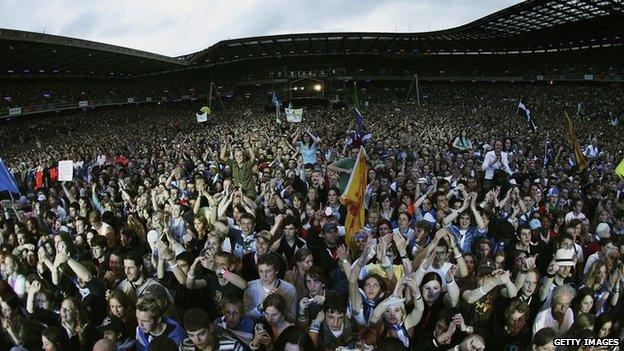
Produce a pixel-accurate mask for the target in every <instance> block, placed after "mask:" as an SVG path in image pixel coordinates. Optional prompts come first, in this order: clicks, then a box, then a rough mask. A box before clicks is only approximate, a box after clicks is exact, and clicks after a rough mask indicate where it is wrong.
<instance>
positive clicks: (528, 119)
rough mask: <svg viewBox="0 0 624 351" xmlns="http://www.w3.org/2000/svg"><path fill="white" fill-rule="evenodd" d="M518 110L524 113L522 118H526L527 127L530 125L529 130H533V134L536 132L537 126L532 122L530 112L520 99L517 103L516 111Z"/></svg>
mask: <svg viewBox="0 0 624 351" xmlns="http://www.w3.org/2000/svg"><path fill="white" fill-rule="evenodd" d="M520 110H522V113H524V116H525V117H526V119H527V122H529V125H531V129H533V132H534V133H535V132H537V126H536V125H535V121H533V114H532V113H531V110H529V108H528V107H527V105H525V104H524V102H522V99H520V101H519V102H518V111H520Z"/></svg>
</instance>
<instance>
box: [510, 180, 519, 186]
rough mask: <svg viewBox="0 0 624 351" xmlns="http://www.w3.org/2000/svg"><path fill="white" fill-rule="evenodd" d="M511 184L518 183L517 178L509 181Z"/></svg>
mask: <svg viewBox="0 0 624 351" xmlns="http://www.w3.org/2000/svg"><path fill="white" fill-rule="evenodd" d="M509 184H511V185H518V183H517V182H516V180H515V179H511V180H510V181H509Z"/></svg>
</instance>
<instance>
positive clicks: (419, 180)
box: [418, 177, 427, 184]
mask: <svg viewBox="0 0 624 351" xmlns="http://www.w3.org/2000/svg"><path fill="white" fill-rule="evenodd" d="M426 183H427V178H425V177H422V178H419V179H418V184H426Z"/></svg>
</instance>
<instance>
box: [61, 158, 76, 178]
mask: <svg viewBox="0 0 624 351" xmlns="http://www.w3.org/2000/svg"><path fill="white" fill-rule="evenodd" d="M58 180H59V181H60V182H62V181H68V182H71V181H72V180H74V161H72V160H65V161H59V162H58Z"/></svg>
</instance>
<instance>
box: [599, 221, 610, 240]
mask: <svg viewBox="0 0 624 351" xmlns="http://www.w3.org/2000/svg"><path fill="white" fill-rule="evenodd" d="M610 232H611V228H610V227H609V225H608V224H607V223H604V222H603V223H600V224H598V226H597V227H596V236H597V237H599V238H600V239H603V238H608V237H609V233H610Z"/></svg>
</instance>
